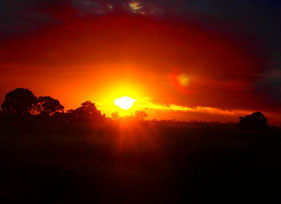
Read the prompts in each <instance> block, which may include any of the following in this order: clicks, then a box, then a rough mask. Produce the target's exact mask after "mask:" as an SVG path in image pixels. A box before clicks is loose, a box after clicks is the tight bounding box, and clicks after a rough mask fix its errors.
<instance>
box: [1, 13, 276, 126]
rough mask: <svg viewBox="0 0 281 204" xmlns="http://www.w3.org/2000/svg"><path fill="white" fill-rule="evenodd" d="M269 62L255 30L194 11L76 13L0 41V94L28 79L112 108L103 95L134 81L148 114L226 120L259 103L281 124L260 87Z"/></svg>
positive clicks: (74, 99) (69, 100)
mask: <svg viewBox="0 0 281 204" xmlns="http://www.w3.org/2000/svg"><path fill="white" fill-rule="evenodd" d="M70 10H71V9H70ZM68 12H70V11H69V10H68ZM70 13H71V12H70ZM62 16H63V17H66V16H67V15H66V13H64V15H62ZM222 26H224V25H222ZM268 62H269V56H268V54H267V52H266V51H265V49H264V48H263V46H262V45H261V44H260V43H259V41H258V40H256V38H255V37H253V36H249V35H246V34H243V33H240V32H238V31H237V32H235V33H232V32H227V33H223V32H222V31H218V30H217V29H210V28H209V27H204V26H201V25H200V24H199V23H197V22H196V21H194V20H192V19H190V21H177V20H176V19H172V18H171V19H168V20H167V19H165V20H163V19H157V18H151V17H149V16H145V15H126V14H110V15H103V16H98V17H95V18H83V20H81V19H80V18H77V19H71V20H65V21H64V23H63V24H60V23H55V24H50V25H49V26H45V27H42V28H40V29H36V30H33V31H32V32H28V33H25V34H21V35H14V36H10V37H6V38H5V40H2V41H1V43H0V65H1V66H0V70H1V75H0V83H1V88H0V100H1V101H3V100H4V95H5V93H7V92H8V91H10V90H12V89H14V88H17V87H24V88H29V89H30V90H32V91H33V92H34V94H35V95H37V96H41V95H49V96H52V97H54V98H57V99H59V100H60V101H61V103H62V104H63V105H64V106H65V107H66V109H70V108H76V107H78V106H79V104H80V103H82V102H84V101H85V100H92V101H93V102H96V103H97V104H98V105H99V108H100V109H101V110H102V111H104V112H106V113H107V114H108V115H109V114H110V110H105V109H104V106H103V105H104V104H103V101H104V98H111V97H112V95H114V92H115V93H116V92H118V93H120V94H122V89H124V90H125V89H128V90H130V93H132V92H135V93H133V95H134V94H135V96H136V97H140V98H142V100H143V101H142V102H143V106H142V107H141V108H142V109H145V110H146V111H147V112H148V113H149V115H150V118H156V119H178V120H205V121H210V120H212V121H214V120H219V121H223V122H226V121H238V117H239V116H240V115H243V114H247V113H251V112H253V111H261V112H263V113H265V115H266V116H267V117H268V118H269V122H270V123H271V124H277V125H279V124H280V118H281V105H280V102H279V101H275V100H273V99H272V98H270V97H269V96H268V95H267V92H266V88H257V87H259V86H258V83H259V81H260V80H262V79H263V76H264V73H265V67H267V66H268ZM278 74H279V75H280V73H279V71H277V75H278ZM277 93H278V92H277ZM124 94H126V91H125V92H124ZM116 96H117V95H116ZM131 97H134V96H131ZM171 105H172V106H171ZM103 109H104V110H103Z"/></svg>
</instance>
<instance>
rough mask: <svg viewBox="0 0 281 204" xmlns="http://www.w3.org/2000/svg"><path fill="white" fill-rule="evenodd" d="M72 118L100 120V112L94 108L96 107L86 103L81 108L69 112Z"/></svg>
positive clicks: (89, 102) (88, 102)
mask: <svg viewBox="0 0 281 204" xmlns="http://www.w3.org/2000/svg"><path fill="white" fill-rule="evenodd" d="M68 113H70V114H71V115H72V116H74V117H76V118H81V119H96V118H101V117H102V115H101V112H100V111H99V110H98V109H97V108H96V105H95V104H94V103H92V102H91V101H86V102H84V103H82V104H81V107H79V108H77V109H75V110H73V111H71V112H69V111H68Z"/></svg>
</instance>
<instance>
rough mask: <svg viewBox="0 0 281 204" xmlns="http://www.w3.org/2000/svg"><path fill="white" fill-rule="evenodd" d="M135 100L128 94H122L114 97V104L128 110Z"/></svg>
mask: <svg viewBox="0 0 281 204" xmlns="http://www.w3.org/2000/svg"><path fill="white" fill-rule="evenodd" d="M135 101H136V100H135V99H132V98H130V97H129V96H123V97H121V98H117V99H115V100H114V104H115V105H116V106H119V107H120V108H122V109H124V110H128V109H129V108H131V107H132V106H133V104H134V102H135Z"/></svg>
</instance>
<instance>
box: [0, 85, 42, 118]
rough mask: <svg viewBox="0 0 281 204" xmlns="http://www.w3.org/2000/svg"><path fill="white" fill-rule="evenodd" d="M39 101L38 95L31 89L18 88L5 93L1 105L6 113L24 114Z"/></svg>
mask: <svg viewBox="0 0 281 204" xmlns="http://www.w3.org/2000/svg"><path fill="white" fill-rule="evenodd" d="M37 102H38V99H37V97H36V96H35V95H34V94H33V93H32V92H31V91H30V90H29V89H24V88H17V89H15V90H13V91H10V92H9V93H7V94H6V95H5V100H4V102H3V104H2V105H1V107H2V109H3V111H4V112H6V113H17V114H20V115H23V114H29V113H30V111H31V110H32V109H34V108H35V106H36V104H37Z"/></svg>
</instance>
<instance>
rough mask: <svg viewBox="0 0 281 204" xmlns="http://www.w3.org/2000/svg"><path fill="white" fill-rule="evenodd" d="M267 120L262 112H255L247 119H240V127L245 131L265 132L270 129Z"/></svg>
mask: <svg viewBox="0 0 281 204" xmlns="http://www.w3.org/2000/svg"><path fill="white" fill-rule="evenodd" d="M267 122H268V121H267V118H266V117H265V116H264V115H263V114H262V113H261V112H255V113H253V114H251V115H246V116H245V117H240V121H239V124H238V125H239V127H240V128H241V129H245V130H253V131H259V130H265V129H267V128H268V123H267Z"/></svg>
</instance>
